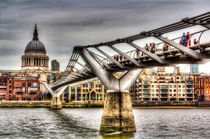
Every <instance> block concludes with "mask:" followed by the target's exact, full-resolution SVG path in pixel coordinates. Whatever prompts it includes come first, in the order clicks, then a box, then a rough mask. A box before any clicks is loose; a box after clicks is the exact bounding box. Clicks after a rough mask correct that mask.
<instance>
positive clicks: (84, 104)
mask: <svg viewBox="0 0 210 139" xmlns="http://www.w3.org/2000/svg"><path fill="white" fill-rule="evenodd" d="M4 107H6V108H8V107H9V108H16V107H22V108H50V107H51V101H0V108H4ZM62 107H63V108H103V107H104V104H103V101H73V102H69V103H67V102H62ZM198 107H210V102H181V103H180V102H147V103H134V104H133V108H198Z"/></svg>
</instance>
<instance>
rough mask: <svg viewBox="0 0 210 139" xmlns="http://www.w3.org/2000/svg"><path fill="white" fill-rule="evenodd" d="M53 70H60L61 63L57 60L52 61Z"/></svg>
mask: <svg viewBox="0 0 210 139" xmlns="http://www.w3.org/2000/svg"><path fill="white" fill-rule="evenodd" d="M51 71H60V64H59V62H58V61H57V60H52V61H51Z"/></svg>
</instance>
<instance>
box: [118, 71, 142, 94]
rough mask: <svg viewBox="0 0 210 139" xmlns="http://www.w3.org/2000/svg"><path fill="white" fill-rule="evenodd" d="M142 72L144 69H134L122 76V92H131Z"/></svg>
mask: <svg viewBox="0 0 210 139" xmlns="http://www.w3.org/2000/svg"><path fill="white" fill-rule="evenodd" d="M142 71H143V69H132V70H129V71H128V72H127V73H126V74H125V75H124V76H122V77H121V78H120V90H129V89H130V88H131V86H132V85H133V84H134V82H135V81H136V79H137V78H138V77H139V76H140V74H141V73H142Z"/></svg>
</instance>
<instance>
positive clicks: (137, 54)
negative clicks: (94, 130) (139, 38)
mask: <svg viewBox="0 0 210 139" xmlns="http://www.w3.org/2000/svg"><path fill="white" fill-rule="evenodd" d="M206 31H208V29H204V30H201V31H197V32H194V33H191V34H190V36H191V37H190V38H192V37H193V36H194V35H197V34H198V35H199V36H198V39H197V41H198V44H197V47H198V48H199V49H201V48H200V47H201V46H200V45H201V37H202V35H203V34H204V32H206ZM181 38H182V36H180V37H176V38H173V39H171V40H172V41H179V40H180V39H181ZM163 45H164V42H159V43H156V44H155V54H163V53H164V51H163ZM191 46H193V45H191ZM191 46H189V47H191ZM176 50H177V51H180V50H179V49H177V48H174V47H173V46H170V45H169V47H168V52H170V51H176ZM166 52H167V51H166ZM125 54H127V55H128V56H130V57H131V58H134V59H137V58H140V57H143V56H145V54H143V53H142V52H140V51H138V50H131V51H128V52H125ZM99 56H100V55H99ZM100 57H102V56H100ZM112 57H113V58H114V59H116V60H117V61H119V62H121V61H125V60H126V58H125V57H123V56H121V55H120V54H118V55H114V56H112ZM102 60H103V61H104V62H105V63H106V64H110V63H112V62H111V61H110V60H109V59H108V58H104V57H102Z"/></svg>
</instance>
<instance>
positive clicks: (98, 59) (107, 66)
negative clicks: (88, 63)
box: [90, 52, 111, 69]
mask: <svg viewBox="0 0 210 139" xmlns="http://www.w3.org/2000/svg"><path fill="white" fill-rule="evenodd" d="M90 54H91V55H92V56H93V57H94V58H95V59H96V60H97V61H99V62H100V63H101V64H102V65H103V66H104V67H105V68H107V69H111V67H110V66H109V65H107V64H106V63H105V62H104V61H103V60H101V59H100V58H98V56H97V55H96V54H95V53H93V52H90Z"/></svg>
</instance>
